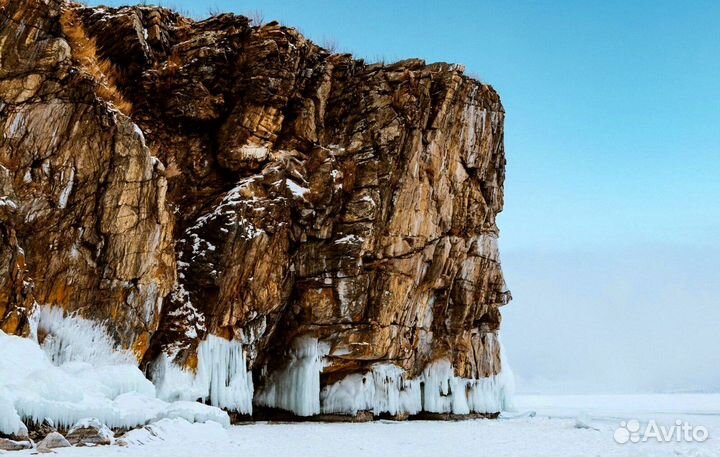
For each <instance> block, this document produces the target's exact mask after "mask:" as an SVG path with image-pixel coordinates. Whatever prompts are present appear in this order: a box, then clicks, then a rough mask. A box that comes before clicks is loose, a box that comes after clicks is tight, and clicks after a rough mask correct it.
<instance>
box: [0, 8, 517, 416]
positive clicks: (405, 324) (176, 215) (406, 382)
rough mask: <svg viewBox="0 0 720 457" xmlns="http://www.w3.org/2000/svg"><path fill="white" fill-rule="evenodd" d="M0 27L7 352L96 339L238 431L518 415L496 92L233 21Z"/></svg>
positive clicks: (168, 18) (1, 303)
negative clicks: (365, 419) (286, 418)
mask: <svg viewBox="0 0 720 457" xmlns="http://www.w3.org/2000/svg"><path fill="white" fill-rule="evenodd" d="M0 5H1V6H0V133H1V137H0V329H2V330H4V331H5V332H8V333H15V334H20V335H31V334H33V333H34V331H33V317H32V316H33V315H34V313H35V310H36V308H38V307H40V306H53V307H60V308H62V309H63V310H64V311H65V312H66V313H76V315H79V316H82V317H84V318H86V319H91V320H94V321H98V322H103V323H104V324H105V325H106V326H107V329H108V330H109V331H110V332H111V334H112V336H113V338H114V339H115V341H116V343H117V344H118V345H119V346H121V347H124V348H129V349H131V350H132V351H134V353H135V355H136V357H137V360H138V363H140V364H141V366H142V367H143V369H144V370H145V371H146V373H147V375H148V376H149V377H150V378H151V379H152V380H153V381H154V382H155V384H156V386H157V388H158V392H159V394H160V395H162V396H164V397H166V398H168V399H179V398H187V399H196V398H202V399H205V400H206V401H208V402H210V403H212V404H215V405H218V406H222V407H225V408H227V409H229V410H234V411H237V412H239V413H241V414H251V413H252V411H253V404H254V406H255V414H256V415H257V414H258V412H259V411H267V409H266V408H270V409H282V410H288V411H291V412H293V413H294V414H296V415H302V416H308V415H315V414H319V413H326V414H358V413H360V412H362V411H371V412H372V413H373V414H375V415H381V414H389V415H391V416H400V417H401V416H406V415H409V414H418V413H421V412H423V411H424V412H430V413H456V414H467V413H470V412H477V413H492V412H496V411H498V410H499V409H500V408H502V406H503V405H502V402H503V398H504V389H505V385H504V381H503V378H502V376H501V373H502V372H503V363H502V361H501V351H500V345H499V343H498V341H497V333H498V329H499V325H500V312H499V307H500V306H502V305H504V304H506V303H507V302H508V300H509V292H508V291H507V289H506V287H505V284H504V281H503V276H502V271H501V269H500V262H499V258H498V250H497V237H498V230H497V226H496V224H495V217H496V215H497V214H498V212H499V211H501V209H502V204H503V179H504V172H505V171H504V166H505V158H504V149H503V114H504V113H503V108H502V105H501V103H500V99H499V97H498V95H497V93H496V92H495V91H494V90H493V89H492V88H491V87H490V86H488V85H485V84H482V83H480V82H478V81H475V80H473V79H471V78H468V77H467V76H464V75H463V73H462V68H460V67H458V66H456V65H448V64H444V63H438V64H430V65H426V64H425V63H424V62H423V61H420V60H407V61H402V62H398V63H395V64H391V65H383V64H373V65H367V64H365V63H364V62H363V61H359V60H354V59H353V58H352V57H351V56H349V55H339V54H331V53H329V52H328V51H326V50H324V49H322V48H320V47H318V46H316V45H315V44H313V43H312V42H310V41H308V40H307V39H305V38H304V37H303V36H302V35H300V34H299V33H298V32H297V31H296V30H294V29H291V28H287V27H283V26H281V25H278V24H276V23H270V24H267V25H263V26H253V25H252V24H250V23H249V21H248V19H247V18H244V17H240V16H234V15H221V16H217V17H213V18H210V19H207V20H204V21H200V22H194V21H191V20H189V19H186V18H183V17H181V16H179V15H177V14H176V13H174V12H171V11H169V10H165V9H161V8H149V7H133V8H121V9H110V8H85V7H80V6H77V5H73V4H68V3H62V2H60V1H59V0H23V1H20V0H0ZM44 333H45V332H43V331H42V329H41V331H40V332H37V337H38V338H40V339H41V340H42V338H43V337H44V336H45V335H44ZM0 357H1V355H0ZM200 378H203V379H205V381H207V382H205V381H202V382H201V380H200Z"/></svg>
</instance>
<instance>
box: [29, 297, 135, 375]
mask: <svg viewBox="0 0 720 457" xmlns="http://www.w3.org/2000/svg"><path fill="white" fill-rule="evenodd" d="M36 319H37V331H38V332H40V333H45V334H47V336H46V337H45V339H44V340H43V342H42V348H43V349H44V350H45V352H46V353H47V354H48V356H49V357H50V359H51V360H52V361H53V363H54V364H55V365H62V364H63V363H65V362H74V361H80V362H88V363H93V364H103V365H109V364H114V363H135V362H136V361H135V358H134V356H133V355H132V353H131V352H130V351H127V350H122V349H120V348H118V347H117V345H116V344H115V342H114V341H113V340H112V338H111V337H110V335H108V333H107V330H106V329H105V327H103V326H102V325H101V324H98V323H96V322H93V321H90V320H87V319H83V318H82V317H79V316H65V315H64V311H63V310H62V309H61V308H57V307H52V306H38V307H37V317H36Z"/></svg>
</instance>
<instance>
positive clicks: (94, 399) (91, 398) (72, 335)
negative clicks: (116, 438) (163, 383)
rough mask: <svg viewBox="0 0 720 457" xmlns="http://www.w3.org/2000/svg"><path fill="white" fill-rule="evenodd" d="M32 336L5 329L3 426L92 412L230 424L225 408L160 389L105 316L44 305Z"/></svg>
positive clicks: (60, 420) (113, 418)
mask: <svg viewBox="0 0 720 457" xmlns="http://www.w3.org/2000/svg"><path fill="white" fill-rule="evenodd" d="M36 319H38V320H37V334H38V335H40V336H43V335H45V336H44V339H43V340H42V344H38V342H37V341H36V340H34V339H32V338H22V337H18V336H12V335H7V334H5V333H4V332H2V331H0V353H2V354H3V356H2V357H0V432H1V433H7V434H16V433H18V432H20V431H22V429H23V428H25V426H24V425H23V423H22V422H21V419H22V420H25V421H31V422H41V421H43V420H44V419H50V420H52V421H53V422H54V423H55V425H56V426H58V427H61V428H70V427H72V426H73V425H75V424H76V423H77V422H78V421H81V420H84V419H87V418H95V419H97V420H99V421H100V422H102V423H104V424H105V425H107V426H108V427H111V428H131V427H136V426H138V425H144V424H148V423H150V422H153V421H156V420H159V419H162V418H178V417H179V418H183V419H185V420H188V421H199V422H204V421H216V422H219V423H220V424H222V425H228V424H229V417H228V415H227V413H225V412H224V411H222V410H220V409H218V408H215V407H212V406H208V405H204V404H201V403H195V402H174V403H168V402H166V401H163V400H161V399H159V398H157V397H156V390H155V386H154V385H153V384H152V383H151V382H150V381H149V380H147V379H146V378H145V376H144V375H143V373H142V372H141V371H140V370H139V369H138V368H137V366H136V365H135V361H134V360H128V358H127V357H128V356H129V355H128V353H126V351H120V350H117V349H115V348H114V347H113V344H112V340H111V339H110V337H109V336H108V335H107V333H106V332H105V330H104V328H103V327H102V326H101V325H100V324H96V323H92V322H89V321H86V320H84V319H82V318H80V317H73V316H71V317H67V316H63V314H62V311H60V310H57V309H51V308H45V307H41V308H40V309H39V310H38V315H37V316H36Z"/></svg>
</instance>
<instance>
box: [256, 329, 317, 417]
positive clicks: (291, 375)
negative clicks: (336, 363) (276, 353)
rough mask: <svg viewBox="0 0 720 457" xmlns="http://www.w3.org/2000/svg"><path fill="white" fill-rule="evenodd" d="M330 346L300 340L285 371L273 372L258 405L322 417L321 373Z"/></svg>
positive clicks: (257, 399)
mask: <svg viewBox="0 0 720 457" xmlns="http://www.w3.org/2000/svg"><path fill="white" fill-rule="evenodd" d="M328 352H329V348H328V347H327V345H324V344H321V343H318V340H317V339H316V338H310V337H300V338H297V339H296V340H295V341H294V342H293V344H292V349H291V351H290V354H289V355H290V361H289V362H288V364H287V365H286V366H285V368H284V369H282V370H279V371H277V372H275V373H273V374H272V375H271V376H270V378H269V379H268V380H267V384H266V386H265V388H264V389H263V390H262V391H260V392H258V395H257V396H256V398H255V402H256V403H257V404H258V405H261V406H267V407H270V408H280V409H284V410H287V411H292V412H293V413H295V414H296V415H298V416H312V415H315V414H320V372H321V371H322V369H323V364H324V361H323V358H324V357H325V356H326V355H327V353H328Z"/></svg>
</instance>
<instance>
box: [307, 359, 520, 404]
mask: <svg viewBox="0 0 720 457" xmlns="http://www.w3.org/2000/svg"><path fill="white" fill-rule="evenodd" d="M500 354H501V356H500V357H501V358H500V363H501V367H502V371H501V372H500V373H498V374H496V375H494V376H490V377H486V378H480V379H466V378H460V377H457V376H455V374H454V370H453V367H452V364H451V363H450V361H449V360H447V359H438V360H435V361H433V362H432V363H430V364H428V365H427V366H426V367H425V370H423V373H422V375H421V376H419V377H418V378H415V379H406V374H405V372H404V370H403V369H402V368H400V367H398V366H396V365H393V364H388V363H381V364H375V365H373V366H372V368H371V371H370V372H368V373H366V374H364V375H363V374H351V375H349V376H347V377H345V378H344V379H342V380H340V381H338V382H336V383H334V384H331V385H328V386H325V387H324V388H323V390H322V392H321V403H322V411H323V413H326V414H351V415H354V414H356V413H357V412H358V411H372V412H373V414H374V415H376V416H377V415H379V414H383V413H388V414H391V415H403V414H409V415H412V414H417V413H419V412H420V411H426V412H433V413H453V414H469V413H471V412H472V413H494V412H498V411H504V410H510V409H512V403H511V400H512V394H513V375H512V370H511V369H510V365H509V364H508V363H507V360H506V359H505V357H504V355H503V353H502V347H501V350H500Z"/></svg>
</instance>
